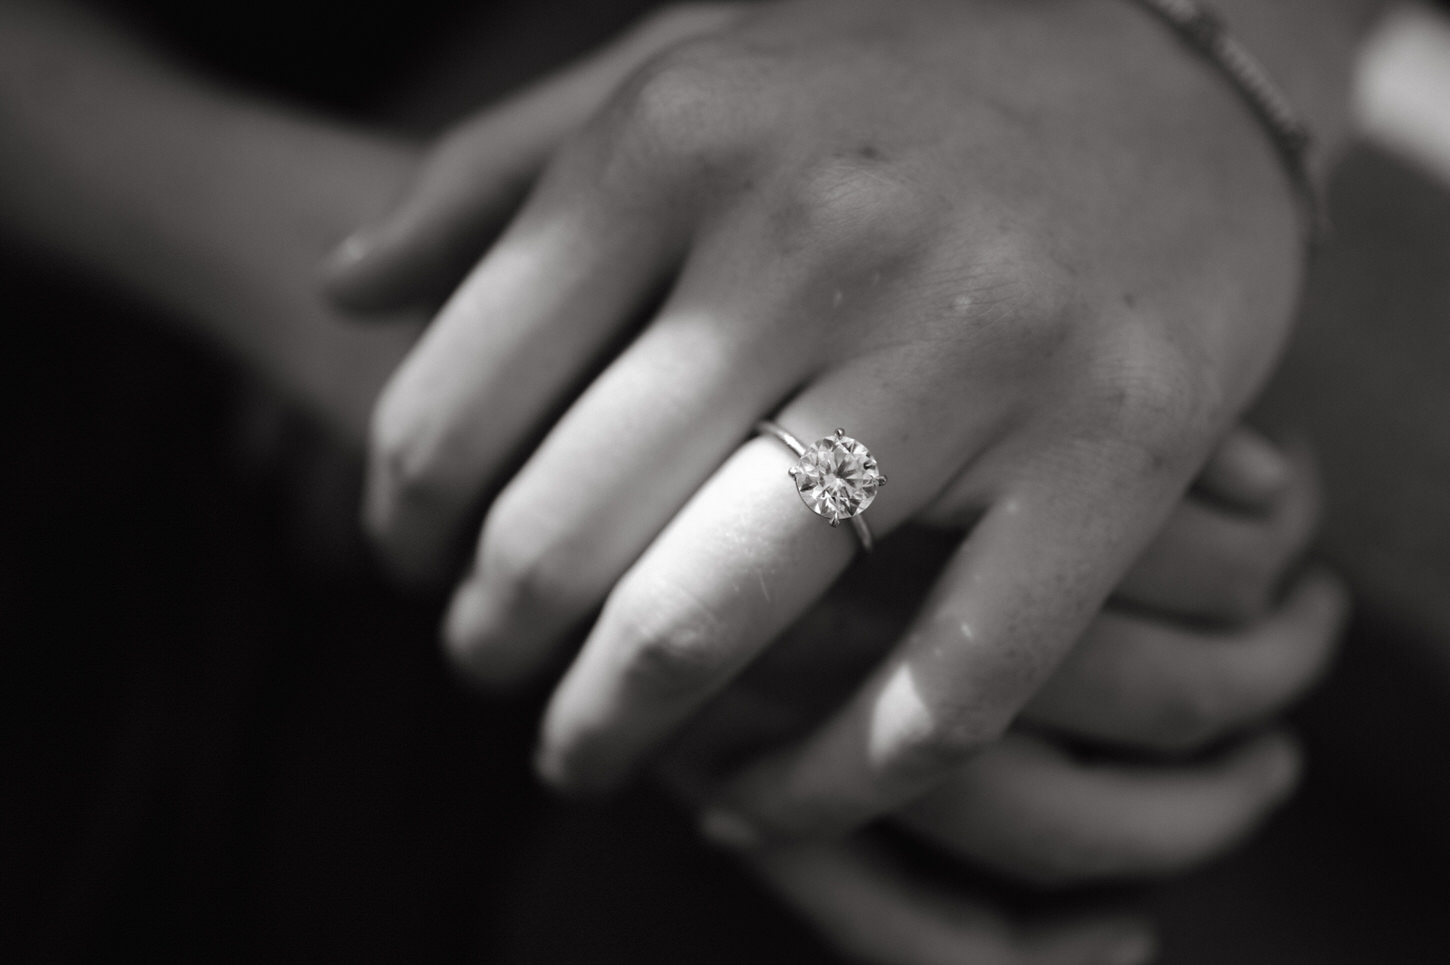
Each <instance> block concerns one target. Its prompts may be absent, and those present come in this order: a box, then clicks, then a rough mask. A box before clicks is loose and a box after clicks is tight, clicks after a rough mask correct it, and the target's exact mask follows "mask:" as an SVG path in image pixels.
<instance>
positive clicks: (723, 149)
mask: <svg viewBox="0 0 1450 965" xmlns="http://www.w3.org/2000/svg"><path fill="white" fill-rule="evenodd" d="M738 56H739V55H738V54H737V53H736V52H735V51H734V50H733V49H732V48H731V47H730V46H729V44H728V43H726V42H725V41H723V40H720V39H717V38H697V39H692V40H687V41H684V42H682V43H678V44H676V45H675V46H673V47H671V48H669V49H668V50H666V51H664V52H663V53H660V54H658V55H656V56H655V57H654V58H653V59H651V60H650V61H649V62H647V63H646V64H645V65H644V66H643V67H641V68H640V69H639V70H638V71H636V72H635V74H634V75H633V76H632V77H631V78H630V79H629V81H628V82H627V83H626V84H625V85H624V87H623V88H622V89H621V91H620V93H619V95H618V97H617V98H616V101H615V104H614V112H613V121H614V125H613V129H614V130H615V132H617V136H616V138H615V140H614V142H613V146H614V151H615V153H616V154H617V155H620V156H623V157H625V158H627V159H635V160H648V161H650V162H654V163H656V164H660V163H662V164H663V165H664V166H665V168H666V169H667V170H675V171H679V170H683V171H685V172H686V173H698V174H709V173H711V172H714V171H717V170H718V169H720V168H723V167H724V166H726V165H728V164H729V163H730V162H732V161H733V160H735V159H736V158H738V157H740V156H741V155H742V154H743V153H744V152H745V151H746V150H747V148H748V147H749V144H750V139H749V138H748V137H747V136H746V131H747V128H746V125H745V122H746V115H747V114H748V113H749V112H745V111H742V110H740V108H739V103H738V99H737V97H736V94H735V89H736V88H737V87H738V86H739V83H740V82H741V80H740V76H739V75H742V74H743V73H744V72H743V71H741V70H739V69H738V67H737V66H735V62H736V60H737V59H738ZM732 75H735V76H732ZM653 169H654V170H658V168H653Z"/></svg>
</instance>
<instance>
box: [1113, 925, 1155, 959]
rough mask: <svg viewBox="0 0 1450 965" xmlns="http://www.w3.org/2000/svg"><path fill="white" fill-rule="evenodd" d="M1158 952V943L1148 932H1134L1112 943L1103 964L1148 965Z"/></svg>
mask: <svg viewBox="0 0 1450 965" xmlns="http://www.w3.org/2000/svg"><path fill="white" fill-rule="evenodd" d="M1157 954H1158V943H1157V942H1156V941H1154V940H1153V936H1152V935H1150V934H1148V933H1147V932H1141V931H1139V932H1133V933H1131V934H1129V935H1125V936H1124V937H1122V938H1120V939H1118V941H1117V942H1115V943H1114V944H1112V945H1110V946H1109V947H1108V949H1107V951H1106V952H1104V954H1103V957H1102V965H1146V963H1148V962H1151V961H1152V960H1153V957H1154V956H1155V955H1157Z"/></svg>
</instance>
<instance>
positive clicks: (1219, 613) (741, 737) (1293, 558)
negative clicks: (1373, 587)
mask: <svg viewBox="0 0 1450 965" xmlns="http://www.w3.org/2000/svg"><path fill="white" fill-rule="evenodd" d="M1318 502H1319V500H1318V494H1317V489H1316V485H1315V477H1314V473H1313V466H1312V465H1311V464H1310V462H1309V461H1308V458H1307V455H1306V454H1305V453H1304V452H1303V450H1302V449H1299V448H1294V449H1292V450H1290V452H1289V453H1288V454H1287V456H1281V455H1279V454H1277V453H1276V452H1275V450H1274V448H1273V447H1272V446H1270V444H1268V443H1267V442H1266V441H1264V440H1263V439H1262V438H1261V437H1259V436H1258V435H1257V433H1255V432H1253V431H1252V430H1248V429H1238V430H1235V432H1234V433H1232V434H1231V435H1230V436H1229V437H1228V438H1227V439H1226V440H1225V441H1224V442H1223V443H1222V444H1221V445H1220V446H1219V447H1218V449H1217V450H1216V452H1215V454H1214V456H1213V458H1212V459H1211V460H1210V462H1209V464H1208V466H1207V467H1206V469H1205V471H1204V473H1203V475H1202V477H1201V478H1200V480H1199V482H1198V484H1197V485H1196V486H1195V489H1194V492H1193V493H1192V494H1191V495H1190V496H1189V497H1188V498H1186V499H1185V500H1184V501H1183V502H1182V503H1181V504H1180V505H1179V506H1178V507H1177V509H1176V510H1175V511H1174V514H1173V516H1172V517H1170V519H1169V522H1168V524H1167V526H1166V527H1165V528H1164V530H1163V532H1162V533H1160V535H1159V536H1158V538H1157V539H1156V540H1155V542H1154V544H1153V545H1152V546H1151V547H1150V549H1149V550H1148V551H1147V552H1146V553H1145V554H1144V556H1143V557H1142V558H1141V559H1140V560H1139V561H1138V563H1137V564H1135V566H1134V568H1133V570H1132V572H1131V575H1130V577H1129V579H1128V580H1127V581H1126V582H1125V583H1124V584H1123V586H1122V587H1120V589H1119V592H1118V594H1117V595H1116V596H1115V599H1114V601H1113V602H1112V603H1110V604H1109V606H1108V608H1107V609H1106V610H1105V611H1104V612H1103V613H1102V614H1100V615H1099V616H1098V618H1097V619H1096V620H1094V622H1093V624H1092V626H1091V627H1090V629H1089V631H1088V633H1087V634H1086V636H1085V637H1084V638H1083V639H1082V640H1081V641H1080V642H1079V643H1078V645H1077V646H1076V647H1074V649H1073V652H1072V654H1071V655H1070V656H1069V658H1068V659H1067V661H1065V662H1064V664H1063V665H1062V666H1061V667H1060V668H1059V670H1058V671H1057V673H1056V674H1055V675H1054V677H1053V678H1052V680H1051V681H1050V682H1049V684H1048V685H1047V687H1046V688H1044V690H1043V691H1042V692H1040V693H1039V694H1038V696H1037V698H1036V699H1035V700H1034V702H1033V703H1032V704H1031V705H1029V707H1028V708H1027V710H1026V711H1025V712H1024V714H1023V717H1022V718H1021V726H1020V727H1019V729H1016V730H1014V731H1013V732H1010V733H1009V734H1008V735H1007V737H1006V738H1004V740H1003V741H1001V742H999V743H998V744H996V745H994V746H993V747H991V748H988V749H987V750H986V751H984V752H983V753H981V754H979V755H978V756H977V757H976V758H974V759H973V760H972V761H970V762H968V763H966V764H964V765H962V766H961V767H960V768H958V769H957V771H956V772H955V773H954V774H953V775H952V776H950V777H949V778H948V779H947V780H946V781H945V782H944V783H943V784H942V785H940V786H939V787H938V788H937V789H936V790H934V791H932V792H931V793H930V794H928V795H926V796H925V797H924V798H922V799H921V800H919V801H917V802H915V803H913V804H911V805H909V806H908V807H907V808H906V809H904V810H903V811H901V812H900V813H898V814H897V815H894V816H893V817H892V818H891V820H892V821H893V822H894V823H897V824H899V825H902V826H904V827H906V828H908V829H909V830H910V831H911V832H912V833H913V834H915V835H918V836H921V837H923V838H924V839H925V840H927V841H928V842H930V843H931V844H932V845H933V846H934V847H937V848H941V849H944V850H945V851H947V852H948V853H954V854H957V855H959V856H961V857H963V858H965V859H967V860H968V861H970V862H971V863H973V864H976V865H979V866H985V867H988V868H991V869H993V870H995V871H997V872H999V873H1001V874H1004V875H1006V876H1008V877H1010V878H1014V879H1018V880H1020V881H1024V882H1027V883H1029V884H1031V885H1034V886H1037V887H1043V886H1048V887H1053V888H1060V887H1061V886H1064V885H1078V884H1084V883H1092V882H1096V881H1101V880H1105V879H1119V878H1128V877H1141V876H1144V875H1159V874H1164V873H1168V872H1172V871H1178V870H1182V869H1184V868H1186V867H1189V866H1191V865H1195V864H1198V863H1201V862H1202V861H1204V860H1206V859H1208V858H1211V857H1213V856H1215V855H1217V854H1219V853H1221V852H1222V851H1223V850H1224V849H1225V848H1227V847H1228V846H1230V845H1231V844H1233V843H1235V842H1236V841H1238V840H1240V839H1241V838H1242V837H1243V836H1244V835H1245V834H1246V833H1247V832H1248V831H1250V830H1251V829H1252V828H1253V827H1254V826H1255V825H1256V824H1257V823H1258V822H1259V821H1260V820H1262V818H1263V817H1264V816H1265V815H1266V814H1267V813H1268V812H1269V811H1270V810H1271V809H1272V808H1273V807H1274V806H1276V805H1277V804H1278V803H1279V802H1280V801H1282V800H1283V799H1284V797H1285V796H1286V794H1287V793H1288V791H1289V789H1290V788H1291V786H1292V785H1293V783H1294V780H1295V775H1296V774H1297V772H1298V769H1299V766H1298V752H1297V750H1296V749H1295V747H1294V745H1293V744H1292V742H1290V741H1288V740H1287V738H1286V737H1285V735H1284V734H1283V733H1282V732H1271V733H1268V734H1263V733H1262V732H1261V731H1259V728H1260V726H1261V725H1262V724H1263V723H1265V722H1267V721H1270V720H1272V719H1273V718H1275V717H1277V716H1279V715H1280V714H1282V713H1283V711H1284V710H1285V709H1287V707H1288V706H1290V705H1291V704H1292V703H1293V702H1294V701H1296V700H1297V699H1298V698H1299V696H1300V695H1301V694H1302V693H1303V692H1304V691H1305V690H1306V689H1308V687H1309V686H1310V685H1311V684H1312V683H1313V682H1314V681H1315V680H1316V679H1317V677H1318V676H1319V675H1320V673H1322V671H1323V669H1324V667H1325V666H1326V664H1327V662H1328V659H1329V657H1330V656H1331V655H1332V652H1333V642H1334V638H1335V635H1336V631H1337V629H1338V626H1339V623H1340V621H1341V619H1342V617H1343V604H1344V600H1343V592H1342V590H1341V589H1340V588H1339V587H1338V584H1337V582H1336V581H1334V580H1333V579H1331V578H1329V577H1328V576H1327V575H1326V574H1324V573H1323V572H1311V573H1309V574H1308V575H1301V576H1299V577H1297V578H1295V576H1294V574H1295V572H1296V570H1297V568H1298V567H1297V564H1298V562H1299V560H1300V558H1301V557H1302V554H1303V553H1304V550H1305V548H1306V545H1307V540H1308V536H1309V534H1310V532H1311V530H1312V529H1313V524H1314V520H1315V516H1316V512H1317V508H1318ZM893 544H894V545H891V546H887V547H884V548H883V552H882V553H881V554H880V555H879V556H877V557H875V558H873V559H870V560H868V561H866V562H865V564H864V565H863V566H862V567H860V568H859V569H858V570H857V571H853V573H852V574H851V575H850V576H849V577H848V578H847V580H846V581H844V582H843V583H842V584H840V585H838V586H837V587H835V588H834V589H833V590H832V592H831V594H830V595H829V596H828V597H827V599H826V600H825V601H823V602H822V604H821V605H819V606H817V607H816V608H815V609H813V610H812V612H811V613H810V614H809V615H808V616H807V617H806V618H805V619H804V620H803V621H802V622H801V623H800V624H798V625H797V626H796V627H794V628H792V630H791V631H790V633H789V634H787V636H786V637H785V638H783V639H782V640H781V641H780V642H779V643H778V644H777V645H776V646H775V647H773V648H772V649H771V651H770V653H769V654H767V655H765V656H764V657H763V658H762V659H761V660H759V661H757V662H756V663H755V664H754V665H753V666H752V667H751V668H750V670H749V671H748V672H747V673H745V674H744V675H742V677H741V678H740V679H739V680H738V681H737V682H735V683H734V684H733V685H732V686H731V687H730V688H729V689H727V690H726V691H725V692H724V693H722V694H720V695H719V696H718V697H716V698H715V700H714V701H712V702H711V704H710V706H709V707H708V708H706V710H705V711H704V712H703V713H702V714H701V715H699V716H698V717H697V719H696V720H695V721H693V722H692V723H691V725H690V726H689V727H688V728H686V730H685V732H684V733H683V735H682V737H681V739H679V740H677V741H676V742H675V743H674V744H673V746H672V749H671V752H670V754H669V755H668V757H667V758H666V760H665V761H664V763H663V769H662V773H663V775H664V776H665V777H666V779H667V782H668V783H669V784H670V785H671V786H673V787H674V788H675V789H676V790H677V791H678V792H679V793H680V794H681V796H682V797H683V798H684V799H685V800H686V801H692V802H698V801H701V800H708V799H709V798H710V796H711V787H712V785H713V783H714V782H715V781H717V780H718V779H719V778H720V777H721V776H722V775H725V774H728V773H729V772H730V771H731V770H732V768H733V766H734V764H735V763H736V762H737V761H739V760H740V759H742V757H748V756H750V755H752V754H754V753H757V752H758V751H759V750H761V749H762V748H767V747H770V746H773V745H775V744H778V743H779V742H781V741H783V740H789V739H793V738H795V737H797V736H799V735H800V734H802V733H805V732H808V731H809V729H810V728H811V727H812V726H813V725H814V724H815V723H816V722H817V721H818V720H819V719H820V718H821V716H823V715H824V714H827V713H829V711H830V709H831V707H832V706H833V705H834V703H835V702H836V701H837V700H839V699H840V698H841V697H842V696H844V695H846V694H849V692H850V690H851V688H852V687H853V686H854V685H855V684H856V682H857V681H858V680H859V678H860V676H861V675H863V674H865V673H868V672H869V671H870V668H871V666H872V665H873V664H874V663H875V662H876V661H877V660H879V658H880V656H881V654H882V652H883V651H884V650H885V649H886V646H887V645H888V643H889V641H890V640H891V639H893V637H894V636H895V635H896V633H897V632H899V630H900V628H901V627H902V626H903V625H904V624H906V623H907V622H908V621H909V620H910V615H911V612H912V611H913V610H914V608H915V605H916V602H917V601H916V595H917V593H916V592H915V591H917V590H919V587H920V586H921V585H922V583H923V577H924V576H925V575H926V574H927V573H929V572H930V570H931V569H932V567H933V566H934V565H936V564H939V563H940V561H941V560H942V559H943V558H944V557H945V556H946V554H947V553H949V552H950V545H951V540H950V539H949V538H947V537H946V536H945V535H944V534H939V533H932V532H931V531H927V530H921V529H916V530H913V531H912V532H908V533H903V534H901V535H900V536H899V537H898V538H897V539H895V540H894V541H893ZM1083 747H1091V748H1093V750H1094V752H1093V753H1092V754H1091V755H1090V756H1089V757H1087V758H1083V757H1082V756H1081V755H1080V754H1078V753H1075V752H1073V751H1071V750H1069V749H1068V748H1083ZM1210 751H1211V752H1210ZM1123 752H1126V755H1127V756H1124V753H1123ZM727 830H728V829H727ZM722 843H727V844H728V843H730V841H729V840H726V841H724V842H722ZM889 844H890V842H889V840H888V841H877V840H873V836H872V835H869V834H868V835H866V836H865V837H862V836H855V837H852V838H848V839H845V840H843V841H837V842H830V843H820V844H808V845H803V846H796V847H790V848H784V849H767V850H763V851H756V850H747V851H743V852H741V858H742V860H744V861H746V862H747V863H748V864H749V865H750V866H751V867H753V868H754V869H755V870H756V871H757V873H758V874H760V875H761V877H762V878H763V880H764V881H765V883H766V884H767V886H769V887H771V888H772V889H773V890H775V891H776V892H777V893H778V894H779V895H780V897H781V898H782V900H783V901H785V902H786V903H787V905H789V906H791V907H793V908H795V909H796V910H797V911H798V912H799V913H800V914H802V915H803V916H804V917H805V918H806V919H807V920H809V921H811V922H812V923H813V924H815V926H816V927H817V928H818V930H819V931H820V932H821V934H822V936H823V938H825V939H826V940H827V941H830V942H831V943H833V944H834V945H836V946H837V947H838V948H840V949H841V950H842V951H843V952H845V953H846V954H847V955H848V956H849V957H851V958H852V959H853V960H861V961H867V962H882V963H892V965H917V963H921V962H936V961H962V960H972V961H988V962H1014V963H1015V962H1024V963H1027V962H1038V961H1051V962H1084V963H1089V962H1091V963H1097V962H1113V963H1118V962H1132V961H1146V960H1147V959H1148V958H1149V957H1151V953H1152V946H1153V941H1152V935H1151V928H1150V926H1149V925H1148V924H1147V923H1146V922H1143V921H1141V920H1139V919H1138V917H1137V915H1136V914H1134V913H1132V912H1131V911H1130V910H1126V909H1116V908H1113V907H1102V906H1100V905H1096V906H1091V907H1089V908H1086V909H1084V908H1081V907H1078V908H1075V909H1074V908H1072V906H1071V905H1069V907H1068V908H1067V909H1063V908H1055V909H1053V910H1051V911H1048V912H1046V913H1039V914H1037V915H1034V916H1033V917H1031V918H1024V917H1023V916H1022V915H1021V913H1020V909H1019V910H1017V911H1013V910H1011V909H1010V908H1009V907H1007V906H1004V905H1003V904H1002V903H1001V902H1000V901H997V900H995V899H993V898H992V897H991V895H992V892H991V890H990V889H984V888H983V887H982V882H977V883H976V884H971V883H969V882H968V883H964V882H960V881H954V880H945V879H944V878H943V876H942V875H941V874H940V873H936V874H927V873H923V870H922V869H921V868H919V867H918V865H917V863H915V862H913V861H910V860H892V859H891V852H892V850H893V849H891V848H890V847H889ZM958 877H960V876H958ZM861 922H869V923H870V925H871V927H869V928H861V927H859V925H860V923H861Z"/></svg>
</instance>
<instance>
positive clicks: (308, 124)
mask: <svg viewBox="0 0 1450 965" xmlns="http://www.w3.org/2000/svg"><path fill="white" fill-rule="evenodd" d="M412 163H413V154H412V152H411V150H410V149H409V148H408V147H406V146H405V145H402V144H400V143H397V142H393V141H389V140H387V139H384V138H380V137H378V136H375V135H371V134H365V133H362V132H359V131H356V130H352V129H348V128H345V127H342V126H340V125H337V124H333V123H328V122H324V121H321V120H319V119H317V118H313V117H308V116H304V115H302V114H300V113H294V112H288V111H285V110H283V109H280V108H278V107H276V106H275V105H264V104H262V103H259V102H257V101H255V100H252V99H249V98H247V97H245V96H243V95H241V94H239V93H238V92H236V91H232V90H227V89H224V88H222V87H220V86H218V85H215V84H211V83H209V82H207V81H205V80H202V79H199V78H196V77H193V76H188V75H186V74H184V73H182V72H180V71H178V70H176V69H173V68H171V67H169V66H168V65H166V64H164V63H163V62H161V61H160V60H159V59H157V58H156V57H155V56H153V55H151V54H150V53H149V52H147V51H145V50H144V49H142V48H141V47H139V46H138V45H136V44H134V43H132V42H131V41H129V40H128V38H126V37H124V36H122V35H121V34H119V33H118V32H116V31H115V30H113V29H111V28H109V27H108V26H107V25H105V24H103V23H100V22H98V21H97V20H95V19H94V18H92V17H89V16H87V15H86V14H84V13H83V12H81V11H78V10H76V9H74V8H70V7H68V6H65V5H59V4H44V5H42V4H31V3H16V2H7V3H0V168H3V169H4V171H5V177H4V178H0V230H4V231H6V232H7V233H9V234H11V235H12V236H14V237H15V238H16V239H17V240H19V242H20V243H21V244H24V245H27V246H33V247H39V248H43V249H46V250H49V251H51V252H53V253H55V254H58V255H60V256H62V257H65V258H67V259H68V260H71V261H73V262H76V263H79V264H80V265H81V266H82V267H84V268H85V269H87V270H90V271H92V272H95V273H97V274H99V275H101V276H104V277H105V278H107V279H110V280H112V281H114V282H117V283H119V284H121V285H122V286H124V287H126V288H129V289H131V290H133V291H135V292H137V293H139V294H140V295H142V296H143V297H145V298H147V299H150V300H152V301H155V302H156V303H158V304H159V305H161V306H163V307H164V308H166V309H168V310H169V312H170V314H172V315H173V316H174V317H175V318H176V319H178V320H179V322H180V323H181V324H183V325H185V326H186V327H188V328H191V329H194V330H195V331H196V332H197V333H198V334H201V335H202V336H204V337H205V338H206V339H208V340H209V341H211V342H213V343H215V344H217V345H218V346H220V347H221V348H222V349H223V350H225V351H227V352H229V353H232V354H234V355H236V356H239V357H240V358H241V360H242V361H243V362H244V363H245V364H247V365H248V366H249V367H251V368H253V369H256V370H259V371H260V372H261V373H263V375H264V377H266V378H268V379H269V380H270V381H271V382H273V383H274V384H275V385H276V386H277V387H278V388H280V389H281V390H282V391H284V392H285V393H287V394H288V395H290V396H291V397H293V398H294V399H296V400H297V401H300V402H301V403H303V404H304V405H305V406H306V407H307V408H308V409H310V410H311V411H312V412H313V413H314V414H316V415H319V416H321V417H322V418H323V419H324V421H325V422H326V423H328V424H329V425H330V426H331V427H332V428H334V429H337V430H341V431H343V432H344V433H345V434H346V435H348V436H349V437H352V438H355V439H360V438H361V435H362V432H363V427H364V425H365V421H366V417H367V412H368V411H369V409H370V406H371V402H372V400H373V398H374V396H375V395H376V393H377V391H378V389H379V388H380V387H381V385H382V382H383V380H384V379H385V378H386V376H387V374H388V372H389V371H391V369H392V368H393V366H394V364H395V363H396V361H397V360H398V359H400V358H401V356H402V353H403V352H404V351H406V349H407V346H408V345H409V344H410V343H411V341H412V338H413V336H414V334H415V333H416V327H415V326H414V325H404V326H371V327H358V326H352V325H348V324H347V323H345V322H344V321H343V320H342V319H341V318H340V317H338V316H337V315H336V314H335V313H334V312H333V311H332V310H330V309H329V308H328V307H327V306H326V305H325V304H324V303H323V302H322V300H321V299H319V298H318V297H317V294H316V289H317V283H316V279H315V277H314V268H313V266H314V265H315V264H316V263H317V261H318V259H319V258H320V257H321V255H322V254H323V253H325V252H326V251H327V250H328V249H329V248H330V246H332V245H333V244H335V243H336V241H337V240H338V239H339V238H341V237H342V236H343V235H345V234H347V233H348V232H349V231H350V230H351V229H352V228H353V227H355V226H356V225H357V224H358V223H360V222H362V221H363V220H365V219H367V218H368V217H371V216H373V215H374V214H375V213H376V212H377V211H378V210H379V208H380V207H381V206H383V205H385V204H386V203H387V202H388V200H389V198H390V197H391V196H392V195H393V193H394V192H395V191H396V190H397V188H398V186H399V185H400V184H401V183H402V181H403V179H404V178H405V177H407V176H408V174H409V173H410V171H411V168H412Z"/></svg>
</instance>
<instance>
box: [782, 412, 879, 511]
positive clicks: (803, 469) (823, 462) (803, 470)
mask: <svg viewBox="0 0 1450 965" xmlns="http://www.w3.org/2000/svg"><path fill="white" fill-rule="evenodd" d="M790 474H791V476H792V477H794V479H795V487H796V491H797V492H799V493H800V497H801V500H802V501H803V502H804V503H805V504H806V505H807V506H809V507H810V508H811V511H812V512H814V513H816V514H818V515H821V516H824V517H826V518H827V519H829V520H831V521H832V522H836V521H838V520H842V519H849V518H851V517H852V516H855V515H857V514H859V513H862V512H864V511H865V509H866V507H867V506H870V505H871V501H872V500H873V499H875V498H876V488H877V487H878V486H880V485H881V483H882V481H883V479H882V476H881V473H880V471H879V470H877V468H876V459H875V457H874V456H872V455H871V452H870V450H868V449H867V448H866V447H865V446H863V445H861V443H859V442H857V441H856V440H855V439H852V438H851V437H850V436H848V435H846V434H845V433H843V432H842V431H841V430H839V429H838V430H836V434H835V435H832V436H826V438H824V439H818V440H816V442H815V443H813V444H812V445H810V446H807V447H806V451H805V455H803V456H801V457H800V459H798V460H797V461H796V464H795V465H794V466H792V467H791V471H790Z"/></svg>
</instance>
